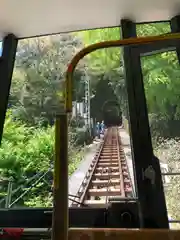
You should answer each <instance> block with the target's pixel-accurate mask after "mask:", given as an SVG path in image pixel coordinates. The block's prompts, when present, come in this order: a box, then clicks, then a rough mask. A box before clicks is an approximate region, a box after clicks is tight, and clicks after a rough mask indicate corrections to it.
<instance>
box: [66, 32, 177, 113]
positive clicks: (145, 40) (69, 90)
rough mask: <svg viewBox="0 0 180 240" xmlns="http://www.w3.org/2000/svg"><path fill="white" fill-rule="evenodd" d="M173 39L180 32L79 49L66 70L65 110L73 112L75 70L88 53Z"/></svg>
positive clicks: (110, 42)
mask: <svg viewBox="0 0 180 240" xmlns="http://www.w3.org/2000/svg"><path fill="white" fill-rule="evenodd" d="M172 39H180V33H172V34H166V35H161V36H155V37H141V38H128V39H122V40H115V41H104V42H99V43H95V44H92V45H90V46H88V47H86V48H84V49H82V50H81V51H79V52H78V53H77V54H76V55H75V56H74V57H73V59H72V60H71V62H70V64H69V66H68V69H67V72H66V97H65V110H66V112H67V113H68V112H72V83H73V80H72V78H73V72H74V70H75V68H76V66H77V64H78V62H79V61H80V60H81V59H82V58H83V57H84V56H86V55H87V54H89V53H91V52H94V51H96V50H98V49H102V48H110V47H123V46H131V45H140V44H149V43H153V42H160V41H166V40H172Z"/></svg>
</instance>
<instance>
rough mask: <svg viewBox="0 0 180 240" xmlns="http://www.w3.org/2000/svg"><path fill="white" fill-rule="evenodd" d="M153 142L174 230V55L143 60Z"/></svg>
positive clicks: (177, 86) (177, 96) (179, 112)
mask: <svg viewBox="0 0 180 240" xmlns="http://www.w3.org/2000/svg"><path fill="white" fill-rule="evenodd" d="M141 64H142V72H143V79H144V88H145V95H146V102H147V107H148V117H149V124H150V130H151V138H152V143H153V149H154V153H155V155H156V156H157V157H158V158H159V160H160V165H161V172H162V179H163V183H164V192H165V197H166V205H167V209H168V217H169V219H170V227H171V228H178V229H179V228H180V224H179V223H178V221H179V220H180V219H179V216H180V204H179V199H180V191H179V189H180V188H179V187H180V184H179V183H180V162H179V159H180V149H179V143H180V101H179V100H180V81H179V79H180V66H179V62H178V58H177V55H176V52H175V51H167V52H166V51H164V52H162V53H159V54H153V55H149V56H144V57H141Z"/></svg>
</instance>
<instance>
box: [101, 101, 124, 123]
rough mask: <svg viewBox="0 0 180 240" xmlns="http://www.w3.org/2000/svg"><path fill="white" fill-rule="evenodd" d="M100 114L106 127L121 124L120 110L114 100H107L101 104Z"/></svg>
mask: <svg viewBox="0 0 180 240" xmlns="http://www.w3.org/2000/svg"><path fill="white" fill-rule="evenodd" d="M102 113H103V114H102V115H103V119H104V123H105V125H106V126H107V127H110V126H121V125H122V112H121V109H120V106H119V103H118V102H117V101H116V100H107V101H106V102H104V104H103V106H102Z"/></svg>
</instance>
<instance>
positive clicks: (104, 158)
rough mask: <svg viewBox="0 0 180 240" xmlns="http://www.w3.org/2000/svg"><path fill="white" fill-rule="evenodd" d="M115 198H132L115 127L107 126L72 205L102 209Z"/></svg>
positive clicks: (124, 161) (126, 168)
mask: <svg viewBox="0 0 180 240" xmlns="http://www.w3.org/2000/svg"><path fill="white" fill-rule="evenodd" d="M114 197H115V198H118V199H126V198H132V197H133V187H132V183H131V179H130V174H129V170H128V165H127V162H126V158H125V154H124V151H123V147H122V144H121V139H120V135H119V131H118V128H117V127H110V128H108V129H107V131H106V132H105V136H104V141H103V142H102V144H101V145H100V148H99V149H98V151H97V153H96V156H95V158H94V160H93V161H92V164H91V165H90V168H89V169H88V171H87V173H86V176H85V178H84V180H83V182H82V184H81V187H80V189H79V191H78V193H77V197H76V198H74V200H75V201H76V202H73V203H72V205H71V206H72V207H75V206H76V207H77V206H89V207H104V206H105V205H106V204H107V205H108V203H109V200H110V199H111V198H114ZM78 202H79V203H78Z"/></svg>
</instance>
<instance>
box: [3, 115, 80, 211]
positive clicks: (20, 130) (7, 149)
mask: <svg viewBox="0 0 180 240" xmlns="http://www.w3.org/2000/svg"><path fill="white" fill-rule="evenodd" d="M75 138H76V134H75V135H74V134H73V133H72V132H71V131H70V133H69V151H68V153H69V159H70V161H69V174H72V173H73V171H74V170H75V169H76V168H77V166H78V164H79V162H80V160H81V155H82V154H81V151H80V149H79V148H77V147H75V144H74V141H75ZM53 158H54V127H50V126H49V127H47V128H42V127H31V128H29V127H27V126H25V125H23V124H22V123H21V122H20V121H13V120H12V117H11V113H10V112H8V114H7V117H6V122H5V126H4V134H3V139H2V145H1V148H0V176H1V178H2V179H7V178H10V177H13V179H14V182H13V189H16V188H18V187H19V186H21V185H22V188H21V189H20V190H19V191H18V193H17V194H15V195H14V196H13V200H15V199H16V198H17V197H18V196H19V195H20V194H21V193H23V192H24V191H25V190H26V188H27V187H31V185H32V183H34V182H35V181H36V180H37V179H38V178H39V176H38V177H37V178H36V179H34V180H33V182H32V183H31V184H27V181H28V180H30V179H31V178H32V177H34V176H35V174H37V173H38V174H39V173H40V174H44V173H46V172H47V171H48V170H49V168H50V165H53ZM47 177H48V179H47V180H46V181H47V182H46V181H43V180H41V181H40V182H39V183H38V185H36V186H34V187H33V188H32V189H31V191H30V192H29V194H26V195H25V196H24V197H23V201H19V204H20V205H23V204H28V205H31V206H34V204H35V205H36V206H39V204H41V202H43V201H44V199H46V198H48V196H49V192H50V190H51V182H52V172H51V174H48V176H47ZM25 187H26V188H25ZM0 191H1V193H0V196H1V197H3V196H4V195H5V192H6V191H7V183H5V184H4V185H3V186H1V189H0ZM41 199H42V201H41ZM46 202H48V201H46ZM43 206H45V205H43Z"/></svg>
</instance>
